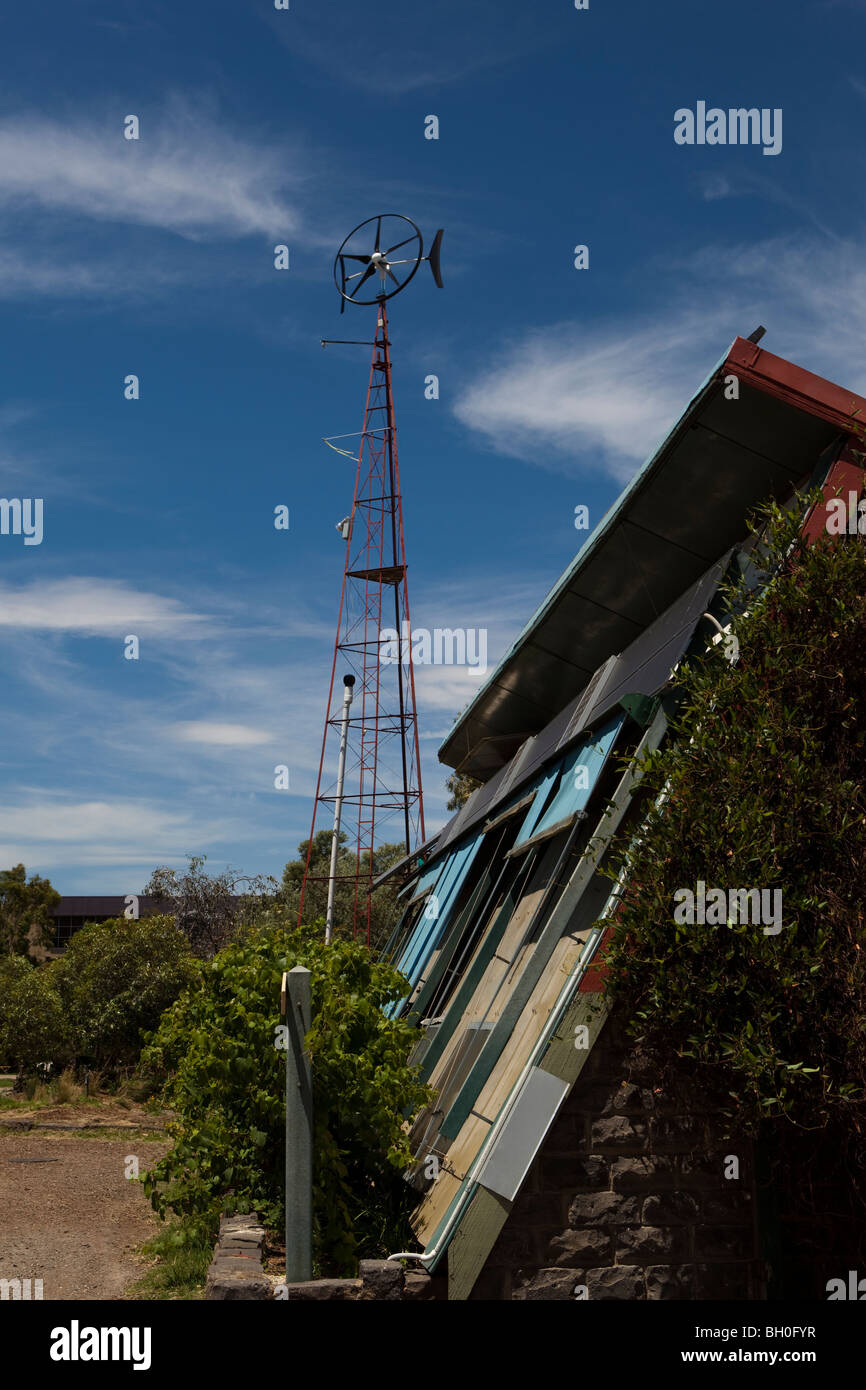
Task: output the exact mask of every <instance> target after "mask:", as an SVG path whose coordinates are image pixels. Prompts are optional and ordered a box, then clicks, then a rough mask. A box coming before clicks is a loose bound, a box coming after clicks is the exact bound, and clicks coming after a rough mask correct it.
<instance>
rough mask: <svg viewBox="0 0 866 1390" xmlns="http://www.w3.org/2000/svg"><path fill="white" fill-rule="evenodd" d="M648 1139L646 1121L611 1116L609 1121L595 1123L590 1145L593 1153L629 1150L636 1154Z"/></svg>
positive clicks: (643, 1147) (645, 1144) (644, 1146)
mask: <svg viewBox="0 0 866 1390" xmlns="http://www.w3.org/2000/svg"><path fill="white" fill-rule="evenodd" d="M648 1138H649V1131H648V1129H647V1125H646V1121H644V1120H632V1119H629V1118H628V1116H626V1115H613V1116H611V1117H610V1118H609V1119H605V1120H596V1121H595V1124H594V1125H593V1126H592V1131H591V1138H590V1143H591V1146H592V1149H593V1152H598V1151H599V1150H602V1151H604V1150H605V1149H614V1150H624V1149H629V1150H631V1151H632V1152H633V1153H638V1152H640V1150H642V1149H645V1148H646V1146H647V1142H648Z"/></svg>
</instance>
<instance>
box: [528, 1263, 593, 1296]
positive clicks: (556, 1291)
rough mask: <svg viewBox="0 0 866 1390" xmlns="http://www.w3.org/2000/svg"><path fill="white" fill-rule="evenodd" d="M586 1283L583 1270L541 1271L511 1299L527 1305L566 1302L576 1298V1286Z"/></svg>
mask: <svg viewBox="0 0 866 1390" xmlns="http://www.w3.org/2000/svg"><path fill="white" fill-rule="evenodd" d="M585 1282H586V1279H585V1278H584V1277H583V1271H582V1270H577V1271H575V1270H573V1269H540V1270H539V1271H538V1273H537V1274H536V1275H534V1276H533V1278H532V1279H530V1281H529V1282H528V1283H527V1284H524V1285H522V1287H521V1288H519V1289H515V1291H514V1293H513V1294H512V1296H511V1297H512V1301H520V1302H527V1303H530V1302H531V1303H536V1302H540V1301H542V1300H544V1299H557V1300H559V1301H560V1302H565V1301H566V1300H571V1299H572V1298H573V1297H574V1289H575V1285H576V1284H583V1283H585Z"/></svg>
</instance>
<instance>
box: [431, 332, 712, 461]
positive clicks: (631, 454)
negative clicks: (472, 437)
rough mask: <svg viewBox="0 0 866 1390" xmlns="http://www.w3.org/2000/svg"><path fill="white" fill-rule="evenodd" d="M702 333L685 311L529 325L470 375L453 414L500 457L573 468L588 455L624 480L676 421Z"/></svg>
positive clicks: (704, 339)
mask: <svg viewBox="0 0 866 1390" xmlns="http://www.w3.org/2000/svg"><path fill="white" fill-rule="evenodd" d="M708 336H709V331H708V324H707V322H706V320H705V319H703V318H699V317H698V315H697V314H695V313H686V314H682V313H679V314H677V315H675V316H674V317H669V318H668V319H666V320H665V321H663V322H658V321H653V322H652V323H645V324H644V325H643V326H642V327H640V328H630V329H624V328H621V327H618V326H610V327H608V328H607V329H605V330H604V331H602V332H593V333H592V334H588V333H587V331H586V329H585V327H580V328H577V327H576V326H574V325H572V324H559V325H556V326H554V327H552V328H545V329H541V328H538V329H535V330H533V331H532V332H530V333H529V334H528V336H527V337H526V338H524V339H522V340H520V341H519V342H515V343H513V344H512V345H511V346H510V347H509V348H508V349H506V351H505V352H504V353H502V355H501V356H500V357H499V358H498V359H497V360H495V361H494V362H493V363H491V365H490V366H489V367H487V368H486V369H485V370H484V371H482V372H481V373H480V375H479V376H478V377H477V378H476V379H475V381H473V382H472V383H471V384H470V385H469V386H468V387H467V389H466V390H465V391H464V392H463V394H462V395H461V396H460V397H459V398H458V401H457V403H456V406H455V414H456V415H457V418H458V419H459V420H461V421H462V423H463V424H464V425H467V426H468V427H469V428H470V429H472V430H475V431H477V432H478V433H480V434H481V435H482V436H483V437H484V438H485V439H486V440H487V442H488V443H489V444H490V445H491V446H492V447H493V448H495V449H496V450H498V451H499V452H500V453H505V454H512V455H515V456H516V457H518V458H525V459H529V460H531V461H533V462H535V463H538V464H541V465H542V466H547V467H553V468H555V469H557V470H559V471H574V472H576V471H578V460H579V459H580V458H581V457H583V458H584V459H585V458H586V456H590V457H591V458H592V460H593V463H594V465H595V466H597V465H598V463H599V462H601V463H602V464H603V465H604V466H605V468H606V470H607V471H608V472H610V473H612V474H613V475H614V476H615V477H619V478H622V479H624V478H626V477H628V476H629V475H630V473H631V472H632V471H633V467H634V463H635V462H636V461H639V460H640V459H641V458H643V457H645V455H646V453H647V450H648V449H649V448H650V447H651V445H652V444H653V443H654V442H655V441H656V440H658V439H659V438H661V437H662V435H663V434H664V432H665V430H666V429H667V427H668V426H669V425H670V424H671V423H672V421H673V420H674V419H675V418H676V414H677V413H678V410H679V408H681V406H682V404H683V386H682V379H683V374H684V372H685V371H686V370H687V369H688V368H691V371H692V373H693V371H694V366H693V364H694V358H695V342H696V338H697V340H698V341H701V342H705V341H706V340H707V337H708ZM672 367H673V368H674V370H672ZM551 451H552V452H551Z"/></svg>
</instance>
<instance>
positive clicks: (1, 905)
mask: <svg viewBox="0 0 866 1390" xmlns="http://www.w3.org/2000/svg"><path fill="white" fill-rule="evenodd" d="M59 902H60V894H59V893H58V892H57V890H56V889H55V888H52V886H51V883H50V882H49V880H48V879H47V878H40V877H39V875H38V874H31V875H30V879H29V880H28V878H27V870H26V869H25V867H24V865H23V864H16V865H15V867H14V869H3V870H2V872H0V951H2V953H3V954H4V955H7V956H12V955H26V954H27V952H28V951H29V950H30V947H31V946H34V947H39V946H48V945H52V944H53V941H54V918H53V915H52V910H53V908H54V907H55V905H56V904H57V903H59Z"/></svg>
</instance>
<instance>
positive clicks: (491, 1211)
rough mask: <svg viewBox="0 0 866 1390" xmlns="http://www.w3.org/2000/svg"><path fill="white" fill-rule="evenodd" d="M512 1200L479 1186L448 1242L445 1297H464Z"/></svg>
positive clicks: (492, 1242)
mask: <svg viewBox="0 0 866 1390" xmlns="http://www.w3.org/2000/svg"><path fill="white" fill-rule="evenodd" d="M511 1206H512V1204H511V1202H507V1201H506V1200H505V1198H504V1197H499V1196H497V1194H496V1193H495V1192H488V1191H487V1188H486V1187H479V1188H478V1189H477V1191H476V1193H475V1196H474V1197H473V1198H472V1201H471V1202H470V1204H469V1207H468V1209H467V1211H466V1213H465V1215H464V1217H463V1220H462V1221H461V1222H460V1225H459V1227H458V1229H457V1231H456V1233H455V1235H454V1238H453V1239H452V1241H451V1244H450V1245H449V1246H448V1301H449V1303H450V1302H460V1301H462V1300H463V1299H467V1298H468V1297H469V1295H470V1294H471V1292H472V1290H473V1288H474V1287H475V1281H476V1280H477V1278H478V1276H479V1274H480V1273H481V1271H482V1269H483V1268H484V1265H485V1263H486V1261H487V1256H488V1255H489V1254H490V1251H491V1250H492V1249H493V1247H494V1245H495V1244H496V1239H497V1236H498V1235H499V1232H500V1231H501V1230H502V1227H503V1226H504V1225H505V1223H506V1221H507V1220H508V1217H509V1214H510V1212H511Z"/></svg>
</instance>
